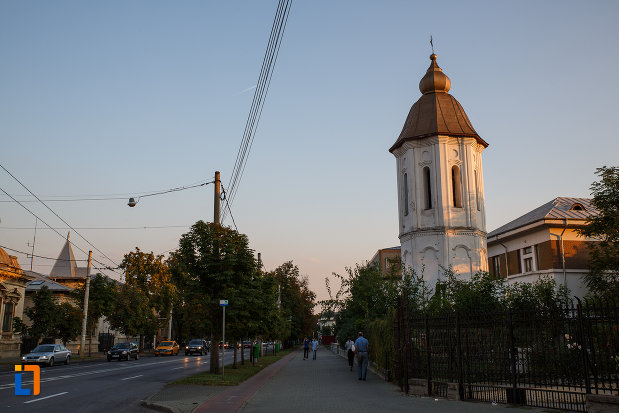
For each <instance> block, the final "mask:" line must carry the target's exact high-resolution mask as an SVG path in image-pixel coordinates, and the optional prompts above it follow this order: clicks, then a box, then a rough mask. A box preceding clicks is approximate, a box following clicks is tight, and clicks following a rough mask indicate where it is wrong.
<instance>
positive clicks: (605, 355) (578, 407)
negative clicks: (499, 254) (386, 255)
mask: <svg viewBox="0 0 619 413" xmlns="http://www.w3.org/2000/svg"><path fill="white" fill-rule="evenodd" d="M395 336H396V343H397V344H396V346H397V347H398V349H399V351H398V354H397V355H396V357H395V364H396V366H395V371H396V375H397V378H398V381H399V382H400V384H401V386H402V388H403V390H404V391H406V392H408V390H409V382H410V379H421V380H423V383H424V385H425V386H427V389H425V390H424V393H425V394H428V395H438V396H443V397H446V396H448V394H447V393H448V391H450V390H449V389H452V390H451V391H455V392H457V394H456V397H457V398H458V399H460V400H475V401H486V402H497V403H509V404H517V405H527V406H533V407H542V408H551V409H560V410H566V411H583V412H584V411H586V395H587V394H603V395H613V396H619V306H618V305H617V304H616V303H614V302H600V301H584V302H581V301H580V300H575V301H574V302H572V303H569V304H567V305H565V306H563V307H557V308H555V309H553V310H547V309H546V310H544V309H539V310H538V311H535V312H516V311H511V310H507V311H498V312H495V313H491V314H487V313H483V314H482V313H467V314H461V313H457V312H456V313H451V314H444V315H427V314H426V315H416V316H410V315H409V314H408V309H407V308H406V303H405V302H400V306H399V310H398V317H397V319H396V323H395ZM417 382H419V380H417Z"/></svg>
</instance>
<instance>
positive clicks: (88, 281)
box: [80, 251, 92, 357]
mask: <svg viewBox="0 0 619 413" xmlns="http://www.w3.org/2000/svg"><path fill="white" fill-rule="evenodd" d="M91 265H92V251H88V268H87V269H86V287H85V290H86V291H85V292H84V316H83V317H82V338H81V340H80V357H84V356H85V355H86V353H85V352H84V347H85V346H86V322H87V321H88V297H89V295H90V266H91Z"/></svg>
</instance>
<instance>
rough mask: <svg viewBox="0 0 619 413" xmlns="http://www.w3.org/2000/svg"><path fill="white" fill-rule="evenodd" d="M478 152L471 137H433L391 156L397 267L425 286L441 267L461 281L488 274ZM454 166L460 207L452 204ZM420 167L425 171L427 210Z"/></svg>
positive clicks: (480, 165)
mask: <svg viewBox="0 0 619 413" xmlns="http://www.w3.org/2000/svg"><path fill="white" fill-rule="evenodd" d="M483 149H484V147H483V146H482V145H479V144H478V143H477V142H476V140H475V139H473V138H454V137H448V136H435V137H430V138H424V139H418V140H415V141H408V142H405V143H404V144H403V145H402V146H401V147H400V148H398V149H396V150H395V151H394V155H395V156H396V159H397V162H396V164H397V176H398V209H399V211H398V216H399V234H400V235H399V236H400V243H401V247H402V248H401V255H402V263H403V264H404V265H405V266H407V267H410V268H411V269H413V270H414V271H415V272H416V273H417V274H418V275H420V274H423V276H424V278H425V279H426V281H427V282H428V283H429V285H430V286H434V284H435V283H436V281H437V280H438V279H439V277H441V276H442V273H443V268H448V267H450V266H452V267H453V268H454V271H456V272H457V273H458V274H459V275H461V276H462V277H464V278H470V277H471V275H472V274H474V273H476V272H478V271H480V270H486V269H487V249H486V220H485V202H484V195H483V194H484V184H483V169H482V160H481V154H482V151H483ZM454 166H456V167H457V168H458V169H459V175H460V179H459V180H456V186H459V191H456V192H459V194H460V196H459V200H460V202H459V205H454V185H453V179H452V170H453V168H454ZM424 168H428V170H429V172H430V181H431V182H430V191H429V192H430V194H431V196H430V197H429V199H430V200H431V206H432V207H431V208H427V206H428V203H427V199H428V196H427V195H428V191H427V189H426V188H427V182H426V181H425V179H426V178H424V173H425V172H424Z"/></svg>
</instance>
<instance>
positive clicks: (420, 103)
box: [389, 53, 488, 152]
mask: <svg viewBox="0 0 619 413" xmlns="http://www.w3.org/2000/svg"><path fill="white" fill-rule="evenodd" d="M436 57H437V56H436V55H435V54H434V53H432V54H431V55H430V60H431V63H430V67H429V68H428V70H427V71H426V74H425V75H424V76H423V78H421V81H420V82H419V90H420V91H421V93H422V95H421V97H420V98H419V100H417V102H415V104H413V106H412V107H411V110H410V112H409V113H408V116H407V118H406V121H405V122H404V127H403V128H402V132H401V133H400V136H399V137H398V139H397V140H396V142H395V143H394V144H393V146H392V147H391V148H390V149H389V151H390V152H393V151H394V150H396V149H397V148H399V147H400V146H402V144H403V143H404V142H406V141H410V140H415V139H422V138H428V137H431V136H436V135H448V136H452V137H471V138H475V139H476V140H477V142H478V143H479V144H481V145H483V146H484V147H487V146H488V144H487V143H486V142H485V141H484V140H483V139H482V138H481V137H480V136H479V135H478V134H477V132H475V129H474V128H473V125H472V124H471V121H470V120H469V118H468V116H466V113H465V112H464V109H463V108H462V106H461V105H460V103H459V102H458V101H457V100H456V99H455V98H454V97H453V96H451V95H450V94H449V93H447V92H449V89H450V88H451V80H449V77H447V75H446V74H445V73H443V70H442V69H441V68H440V67H439V66H438V64H437V63H436Z"/></svg>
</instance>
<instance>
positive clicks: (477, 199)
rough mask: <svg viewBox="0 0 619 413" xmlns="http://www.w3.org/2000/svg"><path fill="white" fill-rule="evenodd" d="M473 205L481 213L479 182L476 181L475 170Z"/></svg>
mask: <svg viewBox="0 0 619 413" xmlns="http://www.w3.org/2000/svg"><path fill="white" fill-rule="evenodd" d="M475 203H476V204H477V210H478V211H481V198H480V194H479V181H478V180H477V169H476V170H475Z"/></svg>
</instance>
